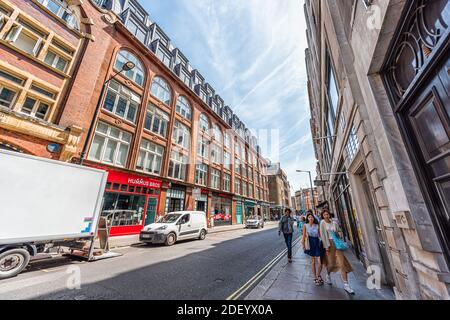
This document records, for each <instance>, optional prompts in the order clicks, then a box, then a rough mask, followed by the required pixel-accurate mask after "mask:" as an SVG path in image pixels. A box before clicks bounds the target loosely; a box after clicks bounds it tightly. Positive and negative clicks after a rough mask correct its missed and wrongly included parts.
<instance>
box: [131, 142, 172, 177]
mask: <svg viewBox="0 0 450 320" xmlns="http://www.w3.org/2000/svg"><path fill="white" fill-rule="evenodd" d="M144 143H146V144H147V146H146V147H144V146H143V144H144ZM150 146H154V147H155V150H151V149H150V148H149V147H150ZM158 150H160V151H161V152H160V153H158ZM164 151H165V148H164V147H163V146H160V145H158V144H156V143H153V142H151V141H149V140H147V139H142V141H141V143H140V145H139V153H138V159H137V162H136V170H137V171H140V172H145V173H150V174H153V175H157V176H160V175H162V167H163V161H164ZM142 152H143V153H144V158H143V159H142V169H139V162H140V161H139V160H140V159H141V153H142ZM149 155H152V156H153V160H152V161H151V165H152V169H151V170H146V168H145V167H146V163H147V160H148V158H149ZM157 158H159V168H158V161H156V159H157ZM155 166H156V167H157V168H158V170H155Z"/></svg>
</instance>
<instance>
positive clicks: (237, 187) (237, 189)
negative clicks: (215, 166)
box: [234, 179, 241, 194]
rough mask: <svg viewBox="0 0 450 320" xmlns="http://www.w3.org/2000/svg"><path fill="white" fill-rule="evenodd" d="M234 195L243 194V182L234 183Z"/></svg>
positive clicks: (237, 180)
mask: <svg viewBox="0 0 450 320" xmlns="http://www.w3.org/2000/svg"><path fill="white" fill-rule="evenodd" d="M234 193H236V194H241V181H240V180H239V179H236V181H234Z"/></svg>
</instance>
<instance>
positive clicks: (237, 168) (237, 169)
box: [234, 158, 241, 175]
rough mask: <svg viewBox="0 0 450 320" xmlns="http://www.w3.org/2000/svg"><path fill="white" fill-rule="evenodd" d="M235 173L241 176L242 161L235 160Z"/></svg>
mask: <svg viewBox="0 0 450 320" xmlns="http://www.w3.org/2000/svg"><path fill="white" fill-rule="evenodd" d="M234 172H235V173H236V174H239V175H240V174H241V161H240V160H239V159H237V158H236V159H235V160H234Z"/></svg>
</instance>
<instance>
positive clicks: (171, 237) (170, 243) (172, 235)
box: [166, 233, 177, 247]
mask: <svg viewBox="0 0 450 320" xmlns="http://www.w3.org/2000/svg"><path fill="white" fill-rule="evenodd" d="M176 241H177V236H176V235H175V233H169V235H168V236H167V238H166V246H169V247H170V246H173V245H174V244H175V242H176Z"/></svg>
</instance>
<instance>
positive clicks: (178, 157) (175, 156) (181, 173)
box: [167, 150, 189, 181]
mask: <svg viewBox="0 0 450 320" xmlns="http://www.w3.org/2000/svg"><path fill="white" fill-rule="evenodd" d="M188 162H189V159H188V157H187V156H186V155H184V154H180V153H179V152H177V151H174V150H172V152H171V153H170V160H169V168H168V171H167V176H168V177H169V178H172V179H175V180H179V181H184V180H186V172H187V164H188ZM177 168H178V176H175V173H176V172H177ZM171 171H172V173H171Z"/></svg>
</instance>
